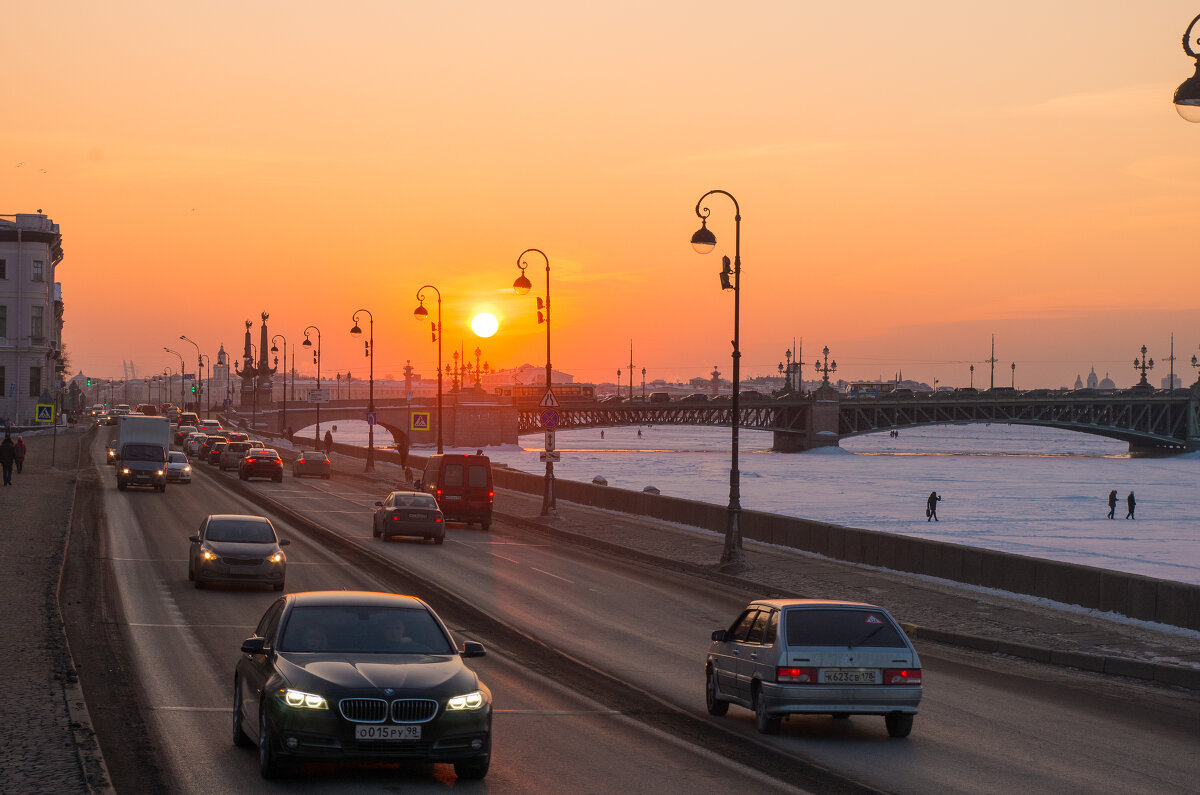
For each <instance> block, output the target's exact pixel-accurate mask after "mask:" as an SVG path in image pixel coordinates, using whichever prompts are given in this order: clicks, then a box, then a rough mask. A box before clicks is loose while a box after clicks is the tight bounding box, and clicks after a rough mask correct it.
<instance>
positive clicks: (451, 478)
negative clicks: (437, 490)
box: [442, 464, 463, 486]
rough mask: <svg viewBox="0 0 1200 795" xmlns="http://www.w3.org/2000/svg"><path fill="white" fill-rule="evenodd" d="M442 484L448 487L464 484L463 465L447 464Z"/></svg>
mask: <svg viewBox="0 0 1200 795" xmlns="http://www.w3.org/2000/svg"><path fill="white" fill-rule="evenodd" d="M442 482H443V483H444V484H445V485H447V486H461V485H462V484H463V466H462V464H447V465H446V474H445V476H444V477H443V479H442Z"/></svg>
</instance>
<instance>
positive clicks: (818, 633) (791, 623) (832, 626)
mask: <svg viewBox="0 0 1200 795" xmlns="http://www.w3.org/2000/svg"><path fill="white" fill-rule="evenodd" d="M784 627H785V630H784V631H785V632H786V635H787V644H788V646H839V647H845V648H853V647H855V646H871V647H876V648H889V649H903V648H907V644H906V643H905V642H904V638H903V637H901V636H900V633H899V632H898V631H897V630H896V628H895V626H894V625H893V624H892V622H891V621H890V620H888V617H887V616H886V615H884V614H883V613H882V612H881V611H879V610H871V609H869V608H862V609H857V608H856V609H852V610H837V609H813V608H805V609H800V610H788V611H787V615H786V619H785V624H784Z"/></svg>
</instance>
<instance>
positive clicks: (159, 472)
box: [154, 469, 163, 475]
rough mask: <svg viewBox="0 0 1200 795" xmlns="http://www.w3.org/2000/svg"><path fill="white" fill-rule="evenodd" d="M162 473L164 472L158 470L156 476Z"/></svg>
mask: <svg viewBox="0 0 1200 795" xmlns="http://www.w3.org/2000/svg"><path fill="white" fill-rule="evenodd" d="M162 473H163V471H162V470H161V469H160V470H158V471H157V472H155V473H154V474H156V475H161V474H162Z"/></svg>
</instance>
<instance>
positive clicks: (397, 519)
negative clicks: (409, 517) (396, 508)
mask: <svg viewBox="0 0 1200 795" xmlns="http://www.w3.org/2000/svg"><path fill="white" fill-rule="evenodd" d="M392 521H393V522H398V521H400V517H399V516H396V515H395V514H392Z"/></svg>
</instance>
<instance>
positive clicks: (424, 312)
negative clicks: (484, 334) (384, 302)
mask: <svg viewBox="0 0 1200 795" xmlns="http://www.w3.org/2000/svg"><path fill="white" fill-rule="evenodd" d="M425 290H433V291H434V292H435V293H437V312H438V315H437V323H436V324H434V326H433V328H432V336H433V339H432V340H431V342H436V343H437V346H438V365H437V379H438V384H437V426H438V432H437V440H438V453H439V454H440V453H441V452H442V291H441V290H439V289H438V288H436V287H434V286H433V285H432V284H426V285H425V286H423V287H421V289H419V290H417V308H416V309H414V310H413V317H414V318H416V319H417V320H421V321H423V320H425V319H426V318H427V317H429V310H428V309H426V308H425V298H424V296H422V295H421V293H423V292H424V291H425ZM454 361H455V363H456V364H457V362H458V352H457V351H455V353H454ZM455 385H456V387H457V379H456V380H455ZM456 391H457V389H456ZM455 405H457V404H455Z"/></svg>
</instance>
